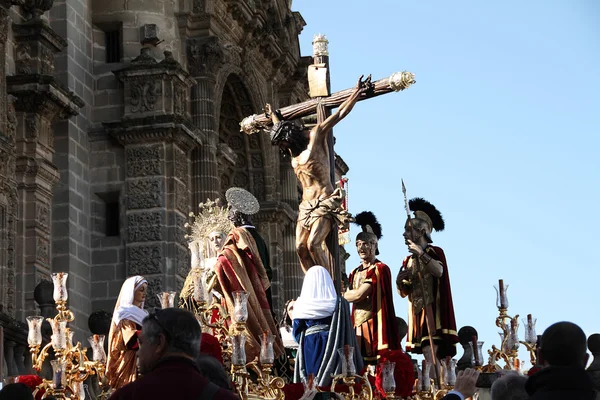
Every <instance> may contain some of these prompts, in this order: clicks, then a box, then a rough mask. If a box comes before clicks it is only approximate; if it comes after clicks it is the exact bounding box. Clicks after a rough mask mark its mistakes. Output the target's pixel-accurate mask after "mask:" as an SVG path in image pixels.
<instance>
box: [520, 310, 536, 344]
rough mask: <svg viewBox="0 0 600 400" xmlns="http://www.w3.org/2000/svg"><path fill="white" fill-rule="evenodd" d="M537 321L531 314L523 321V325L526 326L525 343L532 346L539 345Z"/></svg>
mask: <svg viewBox="0 0 600 400" xmlns="http://www.w3.org/2000/svg"><path fill="white" fill-rule="evenodd" d="M536 321H537V319H536V318H533V317H532V316H531V314H529V315H527V319H526V320H525V319H524V320H523V325H524V326H525V342H527V343H528V344H530V345H534V344H536V343H537V334H536V332H535V323H536Z"/></svg>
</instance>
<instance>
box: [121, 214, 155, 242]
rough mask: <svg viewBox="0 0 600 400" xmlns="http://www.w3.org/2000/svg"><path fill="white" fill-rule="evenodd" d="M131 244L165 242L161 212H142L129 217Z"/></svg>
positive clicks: (128, 228) (128, 226)
mask: <svg viewBox="0 0 600 400" xmlns="http://www.w3.org/2000/svg"><path fill="white" fill-rule="evenodd" d="M127 230H128V232H129V242H158V241H161V240H163V235H162V218H161V214H160V212H158V211H156V212H142V213H135V214H133V213H132V214H129V215H128V216H127Z"/></svg>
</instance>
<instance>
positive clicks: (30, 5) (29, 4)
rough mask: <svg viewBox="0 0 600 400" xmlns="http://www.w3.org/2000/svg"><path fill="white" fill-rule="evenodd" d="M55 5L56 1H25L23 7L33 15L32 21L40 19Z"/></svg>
mask: <svg viewBox="0 0 600 400" xmlns="http://www.w3.org/2000/svg"><path fill="white" fill-rule="evenodd" d="M53 4H54V0H23V2H22V4H21V7H23V9H24V10H25V11H27V12H28V13H29V14H30V15H31V18H30V19H39V18H40V17H41V15H42V14H43V13H45V12H46V11H48V10H50V9H51V8H52V5H53Z"/></svg>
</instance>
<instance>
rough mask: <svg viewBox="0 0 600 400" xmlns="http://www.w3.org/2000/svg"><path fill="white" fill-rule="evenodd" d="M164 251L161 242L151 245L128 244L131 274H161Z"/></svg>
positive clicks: (128, 260) (129, 271)
mask: <svg viewBox="0 0 600 400" xmlns="http://www.w3.org/2000/svg"><path fill="white" fill-rule="evenodd" d="M162 260H163V252H162V246H161V245H160V244H155V245H151V246H127V262H128V274H129V275H142V276H145V275H153V274H160V273H161V272H162V266H163V261H162Z"/></svg>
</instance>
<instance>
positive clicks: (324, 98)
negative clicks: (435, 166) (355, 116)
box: [240, 35, 415, 293]
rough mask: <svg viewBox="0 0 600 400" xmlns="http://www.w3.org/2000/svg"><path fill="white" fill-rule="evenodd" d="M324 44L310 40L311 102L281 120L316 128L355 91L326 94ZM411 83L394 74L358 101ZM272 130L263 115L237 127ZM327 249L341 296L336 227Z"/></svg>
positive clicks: (406, 77)
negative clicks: (310, 119) (311, 122)
mask: <svg viewBox="0 0 600 400" xmlns="http://www.w3.org/2000/svg"><path fill="white" fill-rule="evenodd" d="M328 43H329V42H328V41H327V39H326V38H325V36H323V35H316V36H315V38H314V40H313V64H312V65H310V66H309V67H308V68H309V74H308V75H309V88H310V95H311V97H312V99H310V100H307V101H304V102H302V103H297V104H292V105H289V106H287V107H284V108H282V109H280V110H279V112H280V113H281V116H282V117H283V119H284V120H294V119H299V118H302V117H307V116H309V115H314V114H317V124H320V123H322V122H323V121H325V119H327V117H329V115H331V110H332V109H334V108H337V107H339V106H340V105H341V104H342V103H343V102H344V101H345V100H346V99H348V98H349V97H350V96H351V95H352V94H353V93H354V91H355V90H356V87H353V88H350V89H346V90H342V91H340V92H336V93H330V92H331V90H330V86H329V81H330V79H329V78H330V74H329V52H328V49H327V45H328ZM414 83H415V76H414V74H412V73H410V72H406V71H404V72H396V73H394V74H392V75H391V76H389V77H388V78H384V79H380V80H378V81H375V82H373V83H372V84H371V85H372V86H371V88H370V90H369V91H368V92H367V93H366V95H365V96H363V97H361V98H360V99H359V100H358V101H362V100H366V99H368V98H371V97H376V96H380V95H382V94H386V93H391V92H398V91H402V90H404V89H407V88H408V87H409V86H411V85H412V84H414ZM271 126H272V122H271V118H270V116H267V115H266V114H264V113H263V114H254V115H251V116H249V117H246V118H244V119H243V120H242V122H241V123H240V127H241V131H242V132H245V133H246V134H253V133H257V132H260V131H262V130H267V129H269V128H270V127H271ZM333 141H334V140H333V130H332V131H331V132H330V133H329V137H328V140H327V144H328V146H329V163H330V174H331V183H332V186H333V187H335V186H336V181H335V152H334V149H333ZM327 247H328V249H329V252H330V254H331V258H332V265H333V269H334V274H333V278H334V282H335V286H336V290H337V292H338V293H341V282H342V271H341V270H340V267H339V244H338V237H337V227H334V228H332V229H331V233H330V234H329V236H328V238H327Z"/></svg>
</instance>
